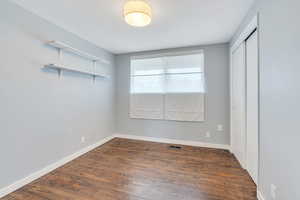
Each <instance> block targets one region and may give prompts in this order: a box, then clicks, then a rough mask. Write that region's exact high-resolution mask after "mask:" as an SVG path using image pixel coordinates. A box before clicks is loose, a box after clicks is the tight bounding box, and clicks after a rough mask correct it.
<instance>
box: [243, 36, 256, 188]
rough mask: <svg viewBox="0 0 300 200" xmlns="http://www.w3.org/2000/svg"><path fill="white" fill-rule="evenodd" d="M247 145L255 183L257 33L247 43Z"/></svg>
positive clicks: (250, 172)
mask: <svg viewBox="0 0 300 200" xmlns="http://www.w3.org/2000/svg"><path fill="white" fill-rule="evenodd" d="M246 73H247V76H246V80H247V81H246V85H247V86H246V89H247V90H246V113H247V114H246V133H247V134H246V135H247V138H246V143H247V146H246V147H247V155H246V158H247V169H248V171H249V174H250V175H251V177H252V179H253V180H254V182H255V183H257V176H258V109H259V105H258V102H259V100H258V98H259V96H258V95H259V91H258V87H259V86H258V80H259V78H258V38H257V31H256V32H254V33H253V34H252V35H251V36H250V37H249V38H248V39H247V41H246Z"/></svg>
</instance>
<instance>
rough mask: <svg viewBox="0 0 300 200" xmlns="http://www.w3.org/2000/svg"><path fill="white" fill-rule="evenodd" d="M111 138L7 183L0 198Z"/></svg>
mask: <svg viewBox="0 0 300 200" xmlns="http://www.w3.org/2000/svg"><path fill="white" fill-rule="evenodd" d="M113 138H114V136H109V137H106V138H104V139H102V140H100V141H99V142H97V143H95V144H92V145H90V146H88V147H85V148H83V149H81V150H79V151H78V152H76V153H74V154H72V155H69V156H67V157H64V158H62V159H61V160H59V161H57V162H55V163H53V164H51V165H48V166H47V167H45V168H43V169H41V170H39V171H37V172H34V173H32V174H30V175H29V176H27V177H25V178H23V179H21V180H18V181H16V182H14V183H13V184H11V185H9V186H7V187H4V188H2V189H0V198H1V197H4V196H6V195H8V194H9V193H11V192H14V191H16V190H17V189H19V188H21V187H23V186H24V185H27V184H28V183H30V182H32V181H34V180H36V179H38V178H40V177H42V176H44V175H46V174H48V173H49V172H51V171H53V170H55V169H57V168H58V167H61V166H63V165H64V164H66V163H68V162H70V161H72V160H74V159H75V158H78V157H79V156H81V155H83V154H85V153H87V152H89V151H91V150H93V149H95V148H96V147H99V146H101V145H102V144H104V143H106V142H108V141H110V140H111V139H113Z"/></svg>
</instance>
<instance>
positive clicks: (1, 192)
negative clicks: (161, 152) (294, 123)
mask: <svg viewBox="0 0 300 200" xmlns="http://www.w3.org/2000/svg"><path fill="white" fill-rule="evenodd" d="M116 137H118V138H126V139H133V140H143V141H150V142H159V143H168V144H180V145H188V146H196V147H207V148H215V149H225V150H229V151H230V146H229V145H222V144H211V143H203V142H196V141H186V140H176V139H167V138H154V137H144V136H135V135H126V134H114V135H112V136H109V137H106V138H104V139H102V140H101V141H99V142H97V143H95V144H92V145H90V146H88V147H85V148H83V149H81V150H79V151H78V152H76V153H74V154H72V155H69V156H67V157H64V158H62V159H60V160H59V161H57V162H55V163H53V164H50V165H48V166H46V167H45V168H43V169H41V170H39V171H37V172H34V173H32V174H30V175H29V176H27V177H25V178H22V179H20V180H18V181H16V182H14V183H13V184H11V185H8V186H6V187H4V188H1V189H0V198H2V197H4V196H6V195H8V194H9V193H11V192H14V191H16V190H17V189H20V188H21V187H23V186H25V185H27V184H29V183H31V182H32V181H34V180H36V179H38V178H40V177H42V176H44V175H46V174H48V173H50V172H51V171H53V170H55V169H57V168H59V167H61V166H63V165H65V164H66V163H68V162H70V161H72V160H74V159H75V158H78V157H79V156H81V155H83V154H85V153H87V152H89V151H91V150H93V149H95V148H97V147H99V146H101V145H102V144H104V143H106V142H108V141H110V140H112V139H113V138H116ZM259 200H264V199H263V198H261V199H259Z"/></svg>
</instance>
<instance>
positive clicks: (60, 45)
mask: <svg viewBox="0 0 300 200" xmlns="http://www.w3.org/2000/svg"><path fill="white" fill-rule="evenodd" d="M47 44H48V45H50V46H52V47H55V48H58V49H61V50H64V51H68V52H71V53H73V54H76V55H78V56H81V57H84V58H86V59H88V60H92V61H96V62H102V63H105V64H110V62H109V61H108V60H105V59H103V58H100V57H97V56H94V55H91V54H89V53H86V52H84V51H81V50H79V49H76V48H74V47H72V46H70V45H67V44H65V43H63V42H60V41H50V42H48V43H47Z"/></svg>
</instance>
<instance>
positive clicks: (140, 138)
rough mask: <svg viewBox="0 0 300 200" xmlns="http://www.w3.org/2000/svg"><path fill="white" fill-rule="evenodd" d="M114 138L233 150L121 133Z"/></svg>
mask: <svg viewBox="0 0 300 200" xmlns="http://www.w3.org/2000/svg"><path fill="white" fill-rule="evenodd" d="M114 137H118V138H126V139H133V140H143V141H149V142H159V143H168V144H180V145H187V146H196V147H207V148H214V149H225V150H229V151H230V150H231V148H230V145H223V144H212V143H203V142H197V141H187V140H176V139H167V138H155V137H144V136H137V135H127V134H119V133H117V134H115V135H114Z"/></svg>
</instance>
